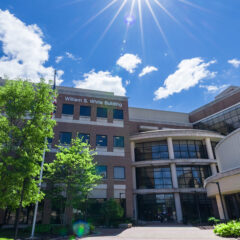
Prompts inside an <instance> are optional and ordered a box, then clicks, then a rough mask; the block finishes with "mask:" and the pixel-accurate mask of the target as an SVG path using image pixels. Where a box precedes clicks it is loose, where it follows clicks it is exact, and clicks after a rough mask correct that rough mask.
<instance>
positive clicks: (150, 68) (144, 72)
mask: <svg viewBox="0 0 240 240" xmlns="http://www.w3.org/2000/svg"><path fill="white" fill-rule="evenodd" d="M153 71H158V69H157V68H156V67H154V66H146V67H145V68H143V70H142V72H141V73H140V74H139V75H138V76H139V77H142V76H144V75H146V74H148V73H151V72H153Z"/></svg>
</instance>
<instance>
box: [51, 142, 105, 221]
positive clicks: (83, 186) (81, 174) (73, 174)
mask: <svg viewBox="0 0 240 240" xmlns="http://www.w3.org/2000/svg"><path fill="white" fill-rule="evenodd" d="M58 150H59V152H58V153H57V154H56V159H55V160H54V161H53V162H52V163H50V164H49V165H48V166H47V172H48V175H47V178H48V180H49V181H50V182H51V183H52V184H53V186H54V189H55V193H54V194H55V195H61V194H63V193H64V194H65V196H66V202H65V214H64V224H70V223H71V220H72V219H68V217H67V215H68V214H67V211H68V210H69V208H70V209H72V208H73V207H74V208H78V206H79V202H81V201H84V200H85V199H86V197H87V195H88V193H89V192H90V191H91V190H92V189H93V187H94V186H96V184H97V183H98V181H99V180H100V179H101V178H102V177H101V176H100V175H98V174H97V171H96V163H94V162H93V158H94V155H95V153H94V151H93V150H92V149H91V148H90V145H89V144H88V143H85V142H82V140H81V139H79V138H76V139H72V142H71V145H70V146H58Z"/></svg>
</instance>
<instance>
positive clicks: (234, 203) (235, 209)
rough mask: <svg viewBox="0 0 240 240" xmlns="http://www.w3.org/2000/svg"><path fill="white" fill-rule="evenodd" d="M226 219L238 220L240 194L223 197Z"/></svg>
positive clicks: (239, 217) (239, 216)
mask: <svg viewBox="0 0 240 240" xmlns="http://www.w3.org/2000/svg"><path fill="white" fill-rule="evenodd" d="M224 199H225V202H226V207H227V212H228V217H229V218H230V219H235V220H237V219H240V193H235V194H230V195H225V196H224Z"/></svg>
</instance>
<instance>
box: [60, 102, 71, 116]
mask: <svg viewBox="0 0 240 240" xmlns="http://www.w3.org/2000/svg"><path fill="white" fill-rule="evenodd" d="M73 112H74V105H73V104H63V105H62V114H66V115H73Z"/></svg>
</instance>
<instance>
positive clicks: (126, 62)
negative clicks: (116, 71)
mask: <svg viewBox="0 0 240 240" xmlns="http://www.w3.org/2000/svg"><path fill="white" fill-rule="evenodd" d="M141 63H142V60H141V59H140V58H139V57H138V55H134V54H130V53H126V54H124V55H123V56H121V57H120V58H119V59H118V60H117V65H119V66H120V67H122V68H124V69H125V70H127V71H128V72H130V73H133V72H134V71H135V69H136V68H137V66H138V65H139V64H141Z"/></svg>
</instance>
